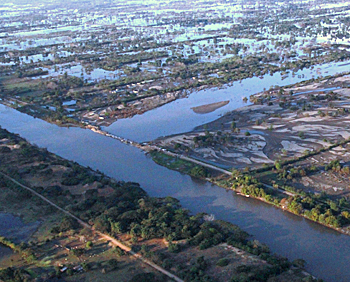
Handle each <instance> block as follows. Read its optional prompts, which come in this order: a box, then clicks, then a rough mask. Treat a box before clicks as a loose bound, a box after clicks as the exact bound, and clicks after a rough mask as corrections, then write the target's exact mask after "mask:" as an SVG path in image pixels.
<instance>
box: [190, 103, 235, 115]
mask: <svg viewBox="0 0 350 282" xmlns="http://www.w3.org/2000/svg"><path fill="white" fill-rule="evenodd" d="M228 103H230V101H222V102H217V103H212V104H207V105H202V106H198V107H193V108H191V110H193V111H194V112H195V113H196V114H208V113H211V112H214V111H215V110H217V109H219V108H221V107H223V106H226V105H227V104H228Z"/></svg>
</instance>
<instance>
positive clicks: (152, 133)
mask: <svg viewBox="0 0 350 282" xmlns="http://www.w3.org/2000/svg"><path fill="white" fill-rule="evenodd" d="M346 62H348V61H346ZM346 62H338V63H328V64H323V65H316V66H315V67H314V68H313V69H312V70H311V69H303V70H300V71H298V72H296V73H295V74H294V75H293V74H292V72H290V73H289V75H288V76H287V77H283V76H282V75H281V74H280V73H275V74H273V75H272V76H271V75H269V74H266V75H264V76H263V78H258V77H253V78H247V79H244V80H242V81H241V82H238V81H237V82H233V84H232V85H230V86H225V87H223V88H221V89H218V88H211V89H205V90H201V91H196V92H193V93H192V94H191V95H189V97H188V98H183V99H179V100H176V101H174V102H171V103H168V104H166V105H164V106H162V107H159V108H156V109H154V110H152V111H148V112H146V113H144V114H142V115H136V116H134V117H132V118H127V119H120V120H117V121H116V122H114V123H113V124H112V125H110V126H108V127H104V129H105V130H107V131H109V132H111V133H114V134H116V135H118V136H121V137H124V138H128V139H131V140H135V141H139V142H141V141H150V140H154V139H156V138H158V137H161V136H168V135H171V134H177V133H183V132H188V131H191V130H193V129H194V128H195V127H196V126H199V125H202V124H205V123H208V122H211V121H213V120H215V119H217V118H218V117H220V116H222V115H224V114H225V113H227V112H229V111H232V110H234V109H237V108H240V107H242V106H245V105H247V103H245V102H244V101H243V98H244V97H247V98H248V99H249V96H250V95H252V94H255V93H258V92H261V91H263V90H264V89H269V88H270V86H274V85H279V86H285V85H290V84H294V83H297V82H300V81H303V80H307V79H311V78H317V77H319V76H321V75H322V76H326V75H334V74H336V73H341V72H345V71H349V66H348V65H347V64H346ZM221 101H229V103H228V104H227V105H225V106H224V107H221V108H219V109H217V110H215V111H213V112H211V113H207V114H197V113H195V112H194V111H193V110H192V108H193V107H198V106H202V105H206V104H211V103H216V102H221ZM248 104H249V102H248Z"/></svg>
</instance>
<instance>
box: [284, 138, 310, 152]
mask: <svg viewBox="0 0 350 282" xmlns="http://www.w3.org/2000/svg"><path fill="white" fill-rule="evenodd" d="M281 144H282V146H283V149H285V150H287V151H292V152H299V153H302V152H304V151H305V150H309V148H306V147H302V146H300V145H298V144H296V143H295V141H286V140H284V141H282V142H281Z"/></svg>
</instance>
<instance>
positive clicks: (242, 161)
mask: <svg viewBox="0 0 350 282" xmlns="http://www.w3.org/2000/svg"><path fill="white" fill-rule="evenodd" d="M237 162H240V163H245V164H252V162H251V161H250V159H248V158H245V157H244V158H238V159H237Z"/></svg>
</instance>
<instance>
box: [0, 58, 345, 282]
mask: <svg viewBox="0 0 350 282" xmlns="http://www.w3.org/2000/svg"><path fill="white" fill-rule="evenodd" d="M327 66H328V67H327V68H328V70H329V73H327V74H332V73H335V72H336V71H344V70H343V69H342V68H343V66H339V65H338V64H337V65H334V64H333V65H327ZM324 67H325V68H326V65H325V66H324ZM344 67H346V66H344ZM328 70H327V71H328ZM304 72H305V78H304V79H307V78H310V77H308V76H311V75H312V73H311V72H310V70H307V71H303V72H300V73H304ZM300 73H297V74H300ZM271 78H272V77H269V78H266V79H269V81H268V82H265V78H264V79H262V80H259V81H256V79H250V80H249V79H248V80H245V81H243V82H242V83H241V84H239V87H242V89H247V90H245V93H244V96H245V95H249V94H253V93H254V92H257V91H262V90H263V89H262V88H264V87H266V85H267V84H270V85H275V84H279V83H280V84H283V85H285V84H288V83H286V80H288V78H287V79H286V80H284V81H282V80H281V78H280V76H274V79H272V80H271ZM291 80H292V81H290V82H289V83H292V82H296V81H294V80H295V79H292V78H291ZM299 80H301V79H300V78H299ZM258 82H259V85H258V86H256V84H257V83H258ZM251 83H254V84H251ZM237 84H238V83H237ZM234 86H235V84H234V85H233V87H234ZM268 87H269V86H268ZM268 87H267V88H268ZM231 90H232V88H227V89H226V90H211V94H212V95H214V96H215V97H216V96H218V95H220V93H226V94H223V95H228V94H227V93H230V95H231V99H232V105H231V106H230V107H229V108H226V109H220V110H218V112H214V113H210V114H208V115H201V116H199V115H198V117H197V116H195V114H194V113H193V114H192V113H191V112H190V111H188V108H189V106H188V104H186V103H185V102H183V101H192V102H191V105H190V106H191V107H192V106H197V105H200V104H202V103H203V99H204V98H200V97H201V96H200V95H198V93H194V94H192V95H194V96H193V97H195V96H197V97H198V101H197V103H195V102H193V101H194V100H193V99H194V98H192V95H191V96H190V97H189V98H187V99H182V100H178V101H175V102H174V103H170V104H168V105H166V106H164V107H161V108H158V109H156V110H154V111H151V112H149V113H146V114H145V115H144V117H145V123H144V124H143V127H138V123H137V122H136V121H137V120H139V119H141V116H137V117H135V118H132V119H127V120H124V121H123V126H122V127H121V128H122V129H121V132H124V133H125V134H127V135H129V136H127V137H135V136H138V137H139V138H134V139H138V140H150V139H153V138H156V137H159V136H161V135H165V134H170V133H175V132H176V133H177V132H184V131H188V130H191V129H193V127H194V126H197V125H200V124H202V123H203V122H209V121H211V120H213V119H215V118H217V117H218V116H219V115H221V114H223V113H224V112H223V111H228V110H232V109H233V108H234V106H233V104H234V101H237V104H236V107H239V106H241V105H242V104H241V102H238V101H240V100H241V95H242V93H239V94H238V95H239V96H238V98H237V97H235V93H234V91H231ZM249 91H252V92H251V93H250V92H249ZM209 92H210V91H209V90H207V91H205V93H207V94H206V95H209V94H208V93H209ZM236 96H237V95H236ZM220 99H221V100H225V99H226V97H223V99H222V97H221V98H220ZM216 101H217V98H213V99H212V100H208V102H209V103H212V102H216ZM184 103H185V104H186V105H185V104H184ZM177 105H179V106H177ZM176 108H177V110H176ZM164 109H168V111H167V112H169V113H171V114H172V115H173V118H174V119H175V120H172V123H171V124H174V125H175V126H174V128H171V126H169V124H168V126H166V122H165V117H164V115H163V113H164V111H165V110H164ZM169 109H172V110H171V111H170V110H169ZM183 112H185V113H186V115H188V118H189V119H190V120H189V121H188V122H185V121H182V118H183V115H185V114H183V115H182V113H183ZM175 113H177V115H176V114H175ZM156 116H158V117H159V119H158V120H157V119H156V118H155V117H156ZM147 117H152V118H150V119H147ZM176 118H178V119H179V123H177V120H176ZM135 119H136V121H135ZM127 121H129V127H128V126H127ZM116 124H118V122H117V123H116ZM116 124H114V125H112V127H113V132H114V133H116V134H117V133H118V130H117V125H116ZM181 124H182V125H181ZM147 125H148V126H147ZM0 126H1V127H3V128H6V129H7V130H9V131H10V132H14V133H18V134H20V135H21V136H22V137H24V138H26V139H27V140H28V141H29V142H31V143H34V144H37V145H38V146H40V147H45V148H47V149H48V150H49V151H51V152H53V153H55V154H57V155H60V156H62V157H63V158H67V159H69V160H74V161H76V162H78V163H80V164H82V165H84V166H90V167H91V168H93V169H98V170H100V171H102V172H104V173H105V174H107V175H109V176H111V177H114V178H116V179H118V180H125V181H134V182H138V183H140V184H141V186H142V188H143V189H145V190H146V191H147V192H148V193H149V194H150V195H151V196H157V197H163V196H172V197H175V198H177V199H179V200H180V201H181V203H182V205H183V206H184V207H186V208H188V209H189V210H190V211H191V212H193V213H198V212H207V213H211V214H214V216H215V218H217V219H223V220H226V221H229V222H232V223H234V224H237V225H238V226H240V227H241V228H243V229H244V230H246V231H247V232H249V233H250V234H252V235H253V236H254V238H256V239H258V240H259V241H261V242H263V243H266V244H268V245H269V247H270V248H271V250H272V251H273V252H276V253H278V254H280V255H282V256H286V257H288V258H289V259H290V260H293V259H296V258H303V259H305V260H306V261H307V263H308V264H307V267H306V269H307V270H308V271H309V272H311V273H312V274H313V275H315V276H317V277H318V278H322V279H324V280H325V281H344V282H345V281H350V267H349V262H350V236H346V235H342V234H340V233H338V232H336V231H334V230H332V229H329V228H326V227H324V226H321V225H319V224H316V223H314V222H311V221H309V220H306V219H303V218H300V217H297V216H295V215H292V214H290V213H287V212H284V211H282V210H280V209H277V208H275V207H273V206H270V205H268V204H265V203H262V202H260V201H257V200H254V199H250V198H245V197H241V196H238V195H236V194H235V193H234V192H232V191H227V190H225V189H223V188H219V187H217V186H215V185H212V184H210V183H207V182H203V181H198V180H196V179H193V178H191V177H190V176H187V175H184V174H181V173H179V172H175V171H171V170H169V169H167V168H164V167H162V166H159V165H157V164H155V163H154V162H153V161H152V160H151V159H150V158H149V157H148V156H146V155H145V154H144V153H143V152H142V151H140V150H139V149H136V148H134V147H131V146H128V145H125V144H122V143H120V142H118V141H116V140H114V139H112V138H109V137H105V136H102V135H99V134H97V133H94V132H92V131H90V130H86V129H81V128H61V127H58V126H56V125H53V124H49V123H47V122H45V121H42V120H40V119H34V118H32V117H30V116H28V115H26V114H22V113H20V112H18V111H15V110H13V109H11V108H8V107H5V106H3V105H0ZM134 126H135V127H134ZM112 127H111V128H112ZM169 127H170V128H169ZM107 129H108V128H107ZM127 129H128V130H127ZM172 129H173V131H172Z"/></svg>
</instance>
